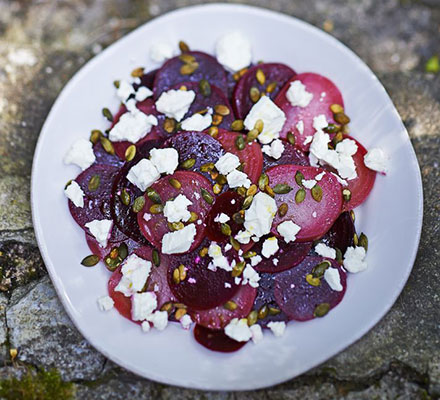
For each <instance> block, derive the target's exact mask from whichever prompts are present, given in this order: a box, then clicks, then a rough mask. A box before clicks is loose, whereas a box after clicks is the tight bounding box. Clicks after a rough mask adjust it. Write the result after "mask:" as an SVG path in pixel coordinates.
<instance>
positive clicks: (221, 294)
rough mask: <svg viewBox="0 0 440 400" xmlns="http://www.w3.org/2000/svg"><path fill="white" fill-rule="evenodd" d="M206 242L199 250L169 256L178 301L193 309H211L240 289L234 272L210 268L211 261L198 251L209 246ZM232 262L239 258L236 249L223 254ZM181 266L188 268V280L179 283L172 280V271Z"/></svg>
mask: <svg viewBox="0 0 440 400" xmlns="http://www.w3.org/2000/svg"><path fill="white" fill-rule="evenodd" d="M209 244H210V242H209V241H208V240H205V241H204V242H203V243H202V244H201V245H200V247H199V248H198V249H196V250H194V251H192V252H190V253H186V254H183V255H180V256H169V260H170V264H169V268H168V284H169V285H170V288H171V291H172V293H173V294H174V295H175V296H176V297H177V299H178V300H179V301H180V302H182V303H184V304H186V305H187V306H188V307H189V308H191V309H194V310H209V309H211V308H214V307H217V306H221V305H223V304H225V303H226V302H227V301H228V300H229V299H230V298H231V297H232V296H234V295H235V293H236V292H237V290H238V286H237V285H235V283H234V278H233V277H232V275H231V272H229V271H225V270H224V269H220V268H217V270H215V271H213V270H211V269H208V266H209V264H210V263H211V261H212V258H211V257H209V256H208V255H206V256H204V257H201V256H200V254H199V252H200V250H201V249H202V248H203V247H208V246H209ZM223 253H224V255H225V256H226V257H227V258H228V260H229V262H230V263H231V262H232V260H233V259H234V258H236V253H235V252H234V251H233V250H229V251H228V252H223ZM180 265H184V266H185V270H186V277H185V279H184V280H181V281H180V282H179V283H176V282H175V280H174V279H173V272H174V270H175V269H176V268H178V267H179V266H180Z"/></svg>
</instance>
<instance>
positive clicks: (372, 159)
mask: <svg viewBox="0 0 440 400" xmlns="http://www.w3.org/2000/svg"><path fill="white" fill-rule="evenodd" d="M364 163H365V165H366V167H367V168H370V169H372V170H373V171H377V172H381V173H383V174H385V173H387V172H388V164H389V158H388V156H387V155H386V154H385V152H384V151H383V150H382V149H380V148H378V147H375V148H372V149H370V150H369V151H368V153H367V154H365V156H364Z"/></svg>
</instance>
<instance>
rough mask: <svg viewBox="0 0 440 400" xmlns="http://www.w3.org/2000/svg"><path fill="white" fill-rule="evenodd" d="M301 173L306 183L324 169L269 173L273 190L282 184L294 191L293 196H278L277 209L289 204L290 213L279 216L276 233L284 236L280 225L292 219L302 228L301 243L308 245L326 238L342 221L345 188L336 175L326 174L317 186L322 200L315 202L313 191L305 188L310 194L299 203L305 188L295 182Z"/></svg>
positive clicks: (293, 168)
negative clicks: (340, 219)
mask: <svg viewBox="0 0 440 400" xmlns="http://www.w3.org/2000/svg"><path fill="white" fill-rule="evenodd" d="M297 171H300V172H301V173H302V174H303V175H304V178H305V179H306V180H310V179H313V178H314V177H315V176H316V175H318V174H320V173H321V172H323V171H324V170H323V169H321V168H316V167H302V166H297V165H279V166H277V167H273V168H270V169H269V170H267V172H266V173H267V176H268V177H269V185H270V187H272V188H275V186H276V185H278V184H286V185H288V186H290V187H291V188H292V190H291V191H290V192H289V193H286V194H276V195H275V201H276V203H277V206H278V207H279V206H280V205H281V204H282V203H286V204H287V205H288V211H287V213H286V215H285V216H284V217H280V216H279V214H277V215H276V216H275V219H274V222H273V225H272V232H273V233H274V234H275V235H277V236H280V235H279V233H278V231H277V229H276V228H277V226H278V225H279V224H280V223H281V222H284V221H289V220H290V221H293V222H294V223H295V224H297V225H299V226H300V227H301V230H300V231H299V232H298V234H297V235H296V238H297V241H299V242H308V241H311V240H315V239H319V238H320V237H321V236H323V235H324V234H325V233H326V232H327V231H328V230H329V229H330V227H331V226H332V225H333V223H334V222H335V221H336V218H338V216H339V214H340V213H341V208H342V188H341V185H340V183H339V182H338V181H337V179H336V177H335V176H334V175H332V174H325V175H324V177H323V178H322V179H321V180H320V181H319V182H318V183H317V185H318V186H319V187H320V188H321V189H322V198H321V200H320V201H317V200H315V199H314V198H313V197H312V191H311V190H310V189H303V190H305V192H306V194H305V198H304V200H303V201H302V202H301V203H299V204H297V203H296V201H295V197H296V193H297V192H298V190H300V189H301V187H300V186H299V185H298V184H297V183H296V181H295V175H296V172H297Z"/></svg>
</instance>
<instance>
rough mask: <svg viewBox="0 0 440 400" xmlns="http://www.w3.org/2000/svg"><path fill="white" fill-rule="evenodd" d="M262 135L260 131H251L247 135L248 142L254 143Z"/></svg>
mask: <svg viewBox="0 0 440 400" xmlns="http://www.w3.org/2000/svg"><path fill="white" fill-rule="evenodd" d="M259 134H260V132H258V130H256V129H251V130H250V131H249V132H248V134H247V135H246V140H247V142H248V143H250V142H253V141H254V140H255V139H256V138H257V137H258V135H259Z"/></svg>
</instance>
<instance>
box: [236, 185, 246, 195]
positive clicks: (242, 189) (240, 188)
mask: <svg viewBox="0 0 440 400" xmlns="http://www.w3.org/2000/svg"><path fill="white" fill-rule="evenodd" d="M237 193H238V194H239V195H240V196H242V197H244V196H246V189H245V188H244V187H243V186H242V187H239V188H238V189H237Z"/></svg>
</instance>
